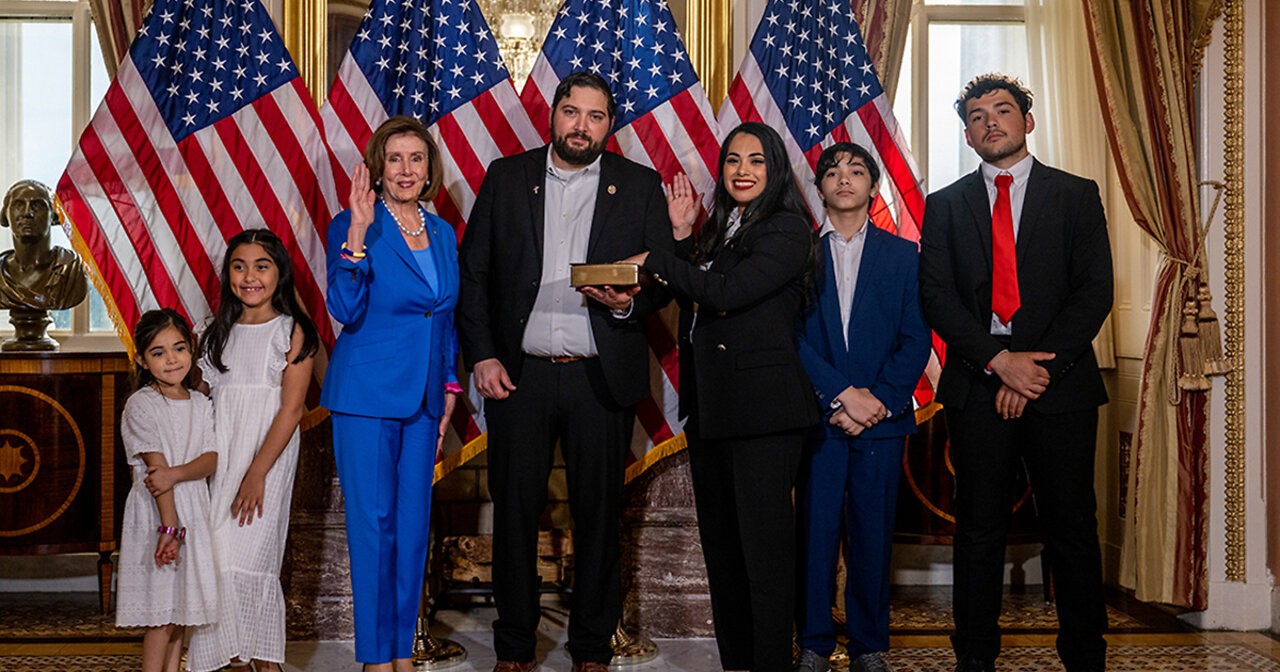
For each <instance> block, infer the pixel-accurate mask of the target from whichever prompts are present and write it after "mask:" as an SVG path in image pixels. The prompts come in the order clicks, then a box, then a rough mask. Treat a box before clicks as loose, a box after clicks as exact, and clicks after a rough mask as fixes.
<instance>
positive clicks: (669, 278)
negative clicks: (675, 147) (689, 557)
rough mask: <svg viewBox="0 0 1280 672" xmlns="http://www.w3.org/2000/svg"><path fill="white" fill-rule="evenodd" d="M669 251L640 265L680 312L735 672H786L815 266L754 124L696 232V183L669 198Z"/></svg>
mask: <svg viewBox="0 0 1280 672" xmlns="http://www.w3.org/2000/svg"><path fill="white" fill-rule="evenodd" d="M668 199H669V201H670V203H669V208H668V209H669V210H670V213H671V220H672V228H673V231H674V234H675V239H676V247H675V251H674V253H672V252H667V251H663V250H654V251H652V252H651V253H649V254H648V255H644V256H642V257H637V258H633V259H631V260H629V261H639V262H640V263H643V264H644V267H645V268H646V269H647V270H648V271H649V272H650V273H651V274H652V275H653V277H654V279H655V280H657V281H658V282H660V283H663V284H665V285H667V286H668V287H669V288H670V289H671V290H672V291H673V292H674V293H675V295H676V297H677V301H679V303H680V308H681V310H680V384H681V388H680V415H681V416H682V417H686V418H687V422H686V424H685V433H686V436H687V437H688V439H689V463H690V466H691V468H692V472H693V487H694V495H695V496H696V498H697V507H698V528H699V530H700V533H701V536H702V548H703V554H704V556H705V558H706V562H707V578H708V580H709V582H710V587H711V610H712V614H713V616H714V617H715V629H716V642H717V644H718V645H719V649H720V662H721V665H722V667H723V668H724V669H726V670H752V671H753V672H783V671H784V670H789V669H790V667H791V630H792V628H791V621H792V616H793V614H794V613H795V610H794V608H793V605H794V601H795V562H796V560H795V549H796V545H795V512H794V507H793V504H792V499H791V488H792V485H793V484H794V481H795V477H796V470H797V467H798V465H799V462H800V453H801V447H802V445H803V440H804V434H805V430H806V429H807V428H808V427H810V426H811V425H813V424H814V423H816V422H817V421H818V412H817V405H816V404H814V403H813V386H812V385H811V384H810V383H809V378H808V376H807V375H806V374H805V371H804V367H803V366H802V365H801V363H800V358H799V356H798V355H797V354H796V341H795V325H796V317H797V315H798V314H799V313H800V310H801V307H802V306H803V305H804V304H805V303H806V302H807V301H808V296H809V293H810V290H811V288H812V286H813V278H814V276H815V271H816V264H817V257H816V254H815V249H816V248H815V238H814V229H813V226H812V224H811V223H810V221H809V218H808V215H807V214H806V211H805V208H804V204H803V202H802V201H801V200H800V194H799V192H798V191H797V189H796V185H795V180H794V177H793V175H792V172H791V166H790V163H789V162H788V160H787V152H786V148H785V146H784V145H783V143H782V139H781V138H780V137H778V134H777V132H776V131H774V130H773V129H772V128H770V127H768V126H765V125H764V124H758V123H745V124H742V125H741V126H739V127H737V128H736V129H734V130H733V132H732V133H730V134H729V137H728V139H727V141H726V142H725V143H724V145H723V146H722V148H721V150H720V177H719V179H718V180H717V181H716V188H715V204H714V208H713V210H712V213H711V217H710V219H709V220H708V221H707V222H706V223H705V224H704V225H703V227H702V230H701V231H700V232H699V235H698V236H697V237H696V240H695V237H694V236H693V235H692V232H693V223H694V220H695V219H696V217H697V214H698V204H697V198H696V197H695V194H694V193H693V189H692V187H691V186H690V184H689V181H688V179H687V178H686V177H684V176H683V175H678V176H676V180H675V181H674V182H673V184H672V187H671V189H670V190H669V193H668Z"/></svg>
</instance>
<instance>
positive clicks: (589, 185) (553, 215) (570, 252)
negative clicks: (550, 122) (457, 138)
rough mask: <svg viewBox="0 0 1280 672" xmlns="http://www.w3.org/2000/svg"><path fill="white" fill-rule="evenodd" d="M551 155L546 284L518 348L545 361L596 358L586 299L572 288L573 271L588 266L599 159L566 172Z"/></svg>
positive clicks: (546, 213) (545, 218) (545, 237)
mask: <svg viewBox="0 0 1280 672" xmlns="http://www.w3.org/2000/svg"><path fill="white" fill-rule="evenodd" d="M552 151H553V150H552V149H550V148H548V149H547V179H546V186H545V189H546V193H545V196H544V200H543V229H542V282H541V284H539V286H538V297H537V298H536V299H535V300H534V302H533V310H532V311H531V312H530V313H529V323H528V324H527V325H525V329H524V338H523V339H522V340H521V343H520V347H521V348H522V349H523V350H524V351H525V352H527V353H529V354H531V355H538V356H541V357H594V356H595V355H597V354H598V352H597V350H596V341H595V337H594V336H593V335H592V333H591V313H590V312H588V310H587V304H586V300H587V299H586V297H584V296H583V295H582V294H579V293H578V292H577V290H575V289H574V288H573V287H572V286H571V285H570V284H569V265H570V264H572V263H580V262H585V261H586V260H587V243H588V241H590V239H591V220H592V218H593V217H594V215H595V205H596V192H597V191H598V190H599V188H600V157H596V160H595V161H592V162H591V163H590V164H588V165H587V166H586V167H584V168H580V169H578V170H573V171H569V170H562V169H560V168H559V167H557V166H556V165H555V163H554V162H553V161H552V159H551V152H552Z"/></svg>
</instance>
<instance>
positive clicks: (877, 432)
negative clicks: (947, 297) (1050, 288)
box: [798, 222, 930, 439]
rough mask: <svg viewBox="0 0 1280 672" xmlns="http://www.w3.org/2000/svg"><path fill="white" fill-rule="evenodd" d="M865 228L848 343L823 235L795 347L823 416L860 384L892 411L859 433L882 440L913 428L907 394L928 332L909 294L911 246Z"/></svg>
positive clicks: (831, 432)
mask: <svg viewBox="0 0 1280 672" xmlns="http://www.w3.org/2000/svg"><path fill="white" fill-rule="evenodd" d="M867 226H868V227H869V228H868V230H867V239H866V241H865V243H864V245H863V248H862V263H861V266H859V268H858V282H857V286H856V287H855V289H854V295H853V309H852V310H851V311H850V313H849V347H848V348H847V349H846V348H845V342H844V337H843V335H842V334H841V333H840V332H841V324H840V305H839V293H838V291H837V290H836V275H835V270H834V268H833V267H832V259H831V247H830V243H828V242H827V241H826V240H825V239H823V240H822V241H820V242H819V243H818V244H819V245H820V246H821V248H822V255H823V259H824V263H823V269H822V280H821V282H820V283H819V285H818V296H817V300H816V301H815V302H814V305H813V306H811V307H810V309H809V312H808V313H807V314H806V315H805V316H804V318H803V321H802V323H801V326H800V334H799V339H798V340H799V343H798V346H799V348H798V349H799V352H800V361H801V362H803V363H804V367H805V370H806V371H807V372H808V373H809V379H810V380H811V381H813V386H814V392H815V393H816V395H817V399H818V405H819V407H820V408H821V410H822V411H823V414H824V416H825V415H826V412H827V410H828V406H829V405H830V404H831V402H832V401H834V400H835V398H836V397H837V396H838V395H839V394H840V393H841V392H843V391H844V390H845V388H848V387H864V388H867V389H868V390H869V391H870V392H871V394H873V395H874V396H875V397H876V398H877V399H879V400H880V402H881V403H883V404H884V405H885V408H887V409H889V412H890V413H892V414H893V415H892V416H891V417H888V418H885V419H884V420H882V421H880V423H879V424H877V425H875V426H874V427H872V428H871V429H868V430H866V431H864V432H862V434H860V435H859V437H860V438H864V439H883V438H889V437H894V436H906V435H908V434H912V433H914V432H915V431H916V418H915V413H914V411H913V408H912V401H911V395H912V393H913V392H914V391H915V389H916V383H917V382H918V381H919V380H920V374H921V373H922V372H923V371H924V367H925V365H926V364H927V363H928V362H929V346H930V335H929V327H928V326H926V325H925V322H924V317H923V316H922V315H921V313H920V304H919V300H918V298H917V296H918V288H917V286H916V274H917V267H918V264H917V259H916V257H917V255H918V252H917V250H916V246H915V244H914V243H912V242H910V241H908V240H903V239H901V238H899V237H897V236H895V235H893V234H891V233H888V232H886V231H882V230H881V229H879V228H876V227H875V226H874V225H873V224H871V223H870V222H868V223H867ZM822 427H823V428H824V429H823V430H822V431H823V432H825V436H826V438H850V437H848V436H847V435H846V434H845V433H844V432H842V431H840V430H839V429H838V428H836V427H834V426H832V425H831V424H829V423H827V422H823V423H822Z"/></svg>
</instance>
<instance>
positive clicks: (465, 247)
mask: <svg viewBox="0 0 1280 672" xmlns="http://www.w3.org/2000/svg"><path fill="white" fill-rule="evenodd" d="M547 151H548V150H547V147H545V146H544V147H540V148H538V149H534V150H530V151H528V152H525V153H523V154H517V155H515V156H510V157H506V158H503V159H498V160H496V161H494V162H493V163H492V164H490V165H489V170H488V173H487V174H486V175H485V178H484V182H483V183H482V184H481V185H480V191H479V193H477V194H476V203H475V206H474V207H473V208H472V210H471V217H470V219H469V221H468V222H467V229H466V232H465V233H464V234H463V237H462V245H461V247H460V248H459V250H458V266H459V271H460V275H461V280H462V283H461V288H460V291H459V297H458V307H457V312H456V314H455V321H456V322H457V325H458V342H459V345H460V346H461V349H462V360H463V363H464V364H465V365H466V368H467V369H468V370H470V369H471V368H472V367H474V366H475V363H476V362H479V361H481V360H485V359H489V358H491V357H496V358H498V361H500V362H502V365H503V366H504V367H506V369H507V374H508V375H509V376H511V380H512V382H514V383H516V384H519V381H518V380H517V379H518V378H519V376H520V366H521V363H522V362H523V358H524V353H523V352H522V351H521V349H520V342H521V341H522V340H523V338H524V328H525V325H526V324H527V323H528V320H529V313H530V311H532V310H533V303H534V300H535V299H536V298H537V296H538V287H539V285H540V283H541V279H542V242H543V239H542V234H543V216H544V212H543V206H544V203H543V197H544V195H545V192H546V188H545V183H546V179H547V170H546V165H547ZM671 248H672V238H671V223H670V220H669V219H668V218H667V201H666V198H665V197H664V196H663V194H662V178H661V177H659V176H658V173H657V172H655V171H653V170H650V169H648V168H645V167H644V166H641V165H640V164H638V163H634V162H632V161H629V160H627V159H624V158H622V157H621V156H618V155H617V154H614V153H612V152H605V153H604V154H602V155H601V157H600V189H599V191H598V192H597V193H596V206H595V214H594V216H593V218H592V221H591V234H590V237H589V238H588V242H587V258H586V260H585V261H586V262H588V263H597V264H602V263H609V262H614V261H618V260H619V259H625V258H627V257H630V256H632V255H635V254H639V253H641V252H644V251H645V250H665V251H669V250H671ZM670 300H671V299H670V295H669V294H668V293H667V292H666V291H665V290H664V289H663V288H662V287H653V288H646V289H644V290H642V291H641V292H640V293H639V294H638V295H637V296H636V298H635V304H634V305H633V306H632V311H631V315H630V317H628V318H627V319H618V318H616V317H613V315H612V314H611V313H610V311H609V309H608V308H606V307H605V306H603V305H601V304H599V303H597V302H595V301H591V300H588V301H587V305H588V307H589V310H590V315H591V331H592V334H593V336H594V337H595V342H596V349H597V351H599V353H600V364H601V366H602V368H603V369H604V376H605V380H606V381H607V383H608V386H609V392H610V394H611V395H612V396H613V400H614V401H615V402H616V403H618V404H619V405H622V406H631V405H633V404H635V403H636V402H638V401H640V400H641V399H643V398H644V397H645V395H647V394H649V350H648V340H647V338H646V336H645V319H644V318H645V317H646V316H648V315H649V314H650V313H652V312H653V311H655V310H657V309H659V308H661V307H662V306H664V305H666V304H667V303H668V302H670Z"/></svg>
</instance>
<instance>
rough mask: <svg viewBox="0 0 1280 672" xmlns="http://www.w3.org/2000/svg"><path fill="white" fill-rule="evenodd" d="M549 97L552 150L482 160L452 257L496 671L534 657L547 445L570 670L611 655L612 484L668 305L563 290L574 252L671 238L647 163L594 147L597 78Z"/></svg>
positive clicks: (641, 294)
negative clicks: (482, 426) (489, 559)
mask: <svg viewBox="0 0 1280 672" xmlns="http://www.w3.org/2000/svg"><path fill="white" fill-rule="evenodd" d="M551 107H552V112H551V136H552V140H551V144H550V145H549V146H545V147H541V148H538V149H534V150H531V151H528V152H525V153H523V154H519V155H516V156H512V157H508V158H504V159H499V160H497V161H494V162H493V163H492V164H491V165H490V166H489V171H488V173H487V174H486V175H485V179H484V182H483V184H482V185H481V186H480V191H479V192H478V193H477V194H476V203H475V207H474V209H473V210H472V211H471V218H470V220H469V222H468V225H467V230H466V233H465V235H464V236H463V239H462V245H461V247H460V248H459V253H458V257H459V259H458V261H459V268H460V273H461V280H462V285H461V292H460V295H459V300H458V308H457V312H456V318H455V319H456V321H457V325H458V340H459V343H460V345H461V349H462V357H463V361H464V363H465V365H466V367H467V368H468V369H470V370H471V371H472V372H473V373H472V384H473V385H474V386H475V388H476V390H477V391H479V392H480V394H481V395H482V396H483V397H484V398H485V409H484V412H485V419H486V422H487V424H488V430H489V439H488V459H489V492H490V495H491V497H492V498H493V593H494V603H495V605H496V606H497V608H498V620H497V621H496V622H495V623H494V626H493V631H494V649H495V652H496V653H497V658H498V663H497V665H496V666H495V667H494V671H495V672H529V671H530V670H533V669H536V668H537V666H538V664H537V661H536V660H535V658H534V655H535V645H536V643H537V627H538V621H539V619H540V617H541V613H540V610H539V606H538V588H539V577H538V572H537V568H536V564H535V563H536V560H537V557H536V549H537V543H538V520H539V518H541V516H542V511H543V509H544V508H545V507H546V502H547V478H548V476H549V475H550V472H551V465H552V459H553V457H552V456H553V451H554V449H555V445H556V442H557V441H560V443H561V450H562V453H563V455H564V461H565V471H566V476H567V481H568V489H569V509H570V512H571V513H572V515H573V519H574V536H573V543H574V568H575V569H574V586H573V594H572V597H571V598H570V603H569V609H570V614H569V653H570V655H571V657H572V658H573V670H574V672H604V671H605V670H607V668H608V664H609V661H610V660H611V659H612V658H613V649H612V647H611V645H610V637H611V635H612V634H613V632H614V629H615V628H616V627H617V625H618V621H619V618H620V617H621V615H622V598H621V585H620V579H619V568H618V567H619V551H618V517H619V515H620V513H621V499H620V492H621V489H622V484H623V476H624V473H625V456H626V452H627V450H628V447H629V446H630V444H631V429H632V425H633V424H634V422H635V406H636V403H637V402H639V401H640V400H641V399H643V398H644V397H645V395H647V394H648V393H649V349H648V341H647V337H646V334H645V318H646V317H647V316H648V315H649V314H650V313H652V312H654V311H655V310H658V309H659V308H661V307H662V306H664V305H665V304H666V303H667V302H668V301H669V300H670V297H669V296H668V295H667V294H665V293H664V292H663V290H662V288H661V287H659V286H657V285H654V286H652V287H649V288H645V289H641V288H640V287H639V286H638V285H637V286H631V287H629V288H612V287H586V288H582V289H581V290H577V289H575V288H573V287H572V286H571V285H570V283H569V268H570V264H571V263H575V262H585V263H594V264H599V263H610V262H613V261H616V260H619V259H624V258H627V257H630V256H632V255H634V254H638V253H640V252H644V251H647V250H657V249H668V250H669V249H671V248H672V247H673V244H674V243H673V240H672V234H671V224H670V220H669V218H668V215H667V201H666V198H665V196H664V195H663V191H662V180H661V178H660V177H659V175H658V173H656V172H654V171H653V170H651V169H649V168H645V167H643V166H641V165H639V164H637V163H634V162H632V161H629V160H627V159H625V158H623V157H621V156H619V155H617V154H614V153H612V152H606V151H604V145H605V140H606V139H607V138H608V137H609V134H610V133H611V132H612V128H613V123H614V111H615V107H616V103H615V101H614V98H613V94H612V92H611V91H610V90H609V85H608V84H607V83H606V82H605V80H604V79H602V78H601V77H599V76H597V75H594V74H591V73H589V72H577V73H573V74H571V75H568V76H567V77H565V78H564V79H563V80H562V81H561V82H560V84H559V86H558V87H556V92H555V96H554V97H553V99H552V105H551ZM584 297H586V298H584Z"/></svg>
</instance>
